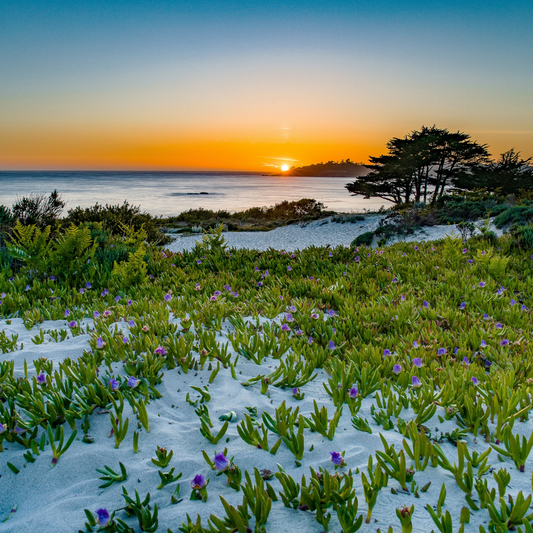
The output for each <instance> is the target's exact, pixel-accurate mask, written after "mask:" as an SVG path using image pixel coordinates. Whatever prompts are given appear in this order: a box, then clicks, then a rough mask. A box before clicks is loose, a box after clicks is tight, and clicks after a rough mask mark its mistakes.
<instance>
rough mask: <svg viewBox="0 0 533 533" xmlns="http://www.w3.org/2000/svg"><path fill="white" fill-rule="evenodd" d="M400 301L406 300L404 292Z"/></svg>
mask: <svg viewBox="0 0 533 533" xmlns="http://www.w3.org/2000/svg"><path fill="white" fill-rule="evenodd" d="M400 301H402V302H405V296H404V295H403V294H402V295H401V296H400Z"/></svg>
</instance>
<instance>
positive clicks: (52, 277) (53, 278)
mask: <svg viewBox="0 0 533 533" xmlns="http://www.w3.org/2000/svg"><path fill="white" fill-rule="evenodd" d="M12 279H13V278H11V279H10V280H9V281H11V280H12ZM48 279H49V280H50V281H55V280H56V277H55V276H50V277H49V278H48Z"/></svg>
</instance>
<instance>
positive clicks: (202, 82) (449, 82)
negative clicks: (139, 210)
mask: <svg viewBox="0 0 533 533" xmlns="http://www.w3.org/2000/svg"><path fill="white" fill-rule="evenodd" d="M532 27H533V5H532V4H531V2H529V1H527V2H526V1H522V0H518V1H515V2H514V3H504V2H500V1H498V2H495V1H491V0H488V1H484V2H480V1H477V0H473V1H469V2H465V1H464V0H461V1H452V2H450V1H446V0H444V1H441V2H426V1H409V0H407V1H404V2H392V1H381V0H377V1H373V2H370V1H368V2H359V1H342V0H339V1H333V2H324V1H322V0H321V1H315V0H301V1H300V0H292V1H290V0H289V1H285V2H278V1H263V0H254V1H252V2H251V1H249V0H247V1H232V0H225V1H208V0H194V1H191V0H187V1H181V0H173V1H165V0H158V1H157V2H153V1H138V0H137V1H136V0H129V1H127V2H126V1H123V2H122V1H116V2H106V1H99V0H90V1H77V0H70V1H68V2H67V1H66V0H64V1H57V0H46V1H31V0H29V1H25V2H21V1H20V0H3V1H2V7H1V8H0V28H1V31H0V169H2V170H10V169H147V170H148V169H156V170H157V169H161V170H172V169H176V170H254V171H266V172H269V171H272V170H277V169H278V168H279V167H280V166H281V165H284V164H288V165H296V166H299V165H306V164H311V163H316V162H320V161H327V160H340V159H345V158H350V159H352V160H354V161H363V162H365V161H367V160H368V157H369V156H376V155H380V154H382V153H385V152H386V146H385V145H386V143H387V141H388V140H389V139H390V138H391V137H401V136H404V135H406V134H407V133H409V132H410V131H412V130H415V129H419V128H420V127H421V126H422V125H426V126H431V125H433V124H435V125H436V126H438V127H439V128H448V129H449V130H451V131H458V130H460V131H464V132H466V133H469V134H470V135H471V136H472V138H473V139H474V140H476V141H478V142H480V143H482V144H488V145H489V151H490V152H491V153H492V154H493V156H494V157H497V156H498V154H500V153H502V152H504V151H505V150H508V149H509V148H511V147H515V148H516V149H517V150H520V151H521V152H522V155H523V156H524V157H529V156H532V155H533V89H532V88H533V59H532V58H533V32H532V31H531V28H532Z"/></svg>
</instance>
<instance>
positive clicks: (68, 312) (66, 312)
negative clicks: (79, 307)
mask: <svg viewBox="0 0 533 533" xmlns="http://www.w3.org/2000/svg"><path fill="white" fill-rule="evenodd" d="M67 316H70V311H69V310H68V309H65V318H67Z"/></svg>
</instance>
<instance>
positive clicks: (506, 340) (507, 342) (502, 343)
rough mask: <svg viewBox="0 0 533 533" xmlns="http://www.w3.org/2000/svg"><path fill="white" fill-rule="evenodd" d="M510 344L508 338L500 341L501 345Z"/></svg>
mask: <svg viewBox="0 0 533 533" xmlns="http://www.w3.org/2000/svg"><path fill="white" fill-rule="evenodd" d="M508 344H509V340H508V339H503V340H502V341H500V346H507V345H508Z"/></svg>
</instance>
